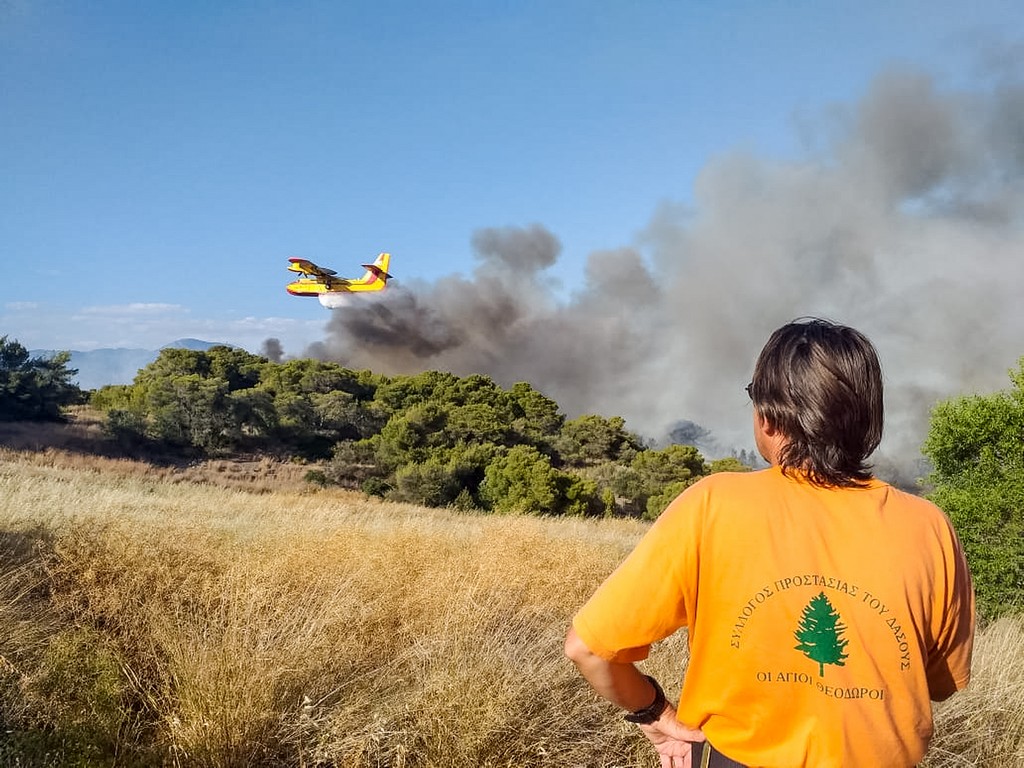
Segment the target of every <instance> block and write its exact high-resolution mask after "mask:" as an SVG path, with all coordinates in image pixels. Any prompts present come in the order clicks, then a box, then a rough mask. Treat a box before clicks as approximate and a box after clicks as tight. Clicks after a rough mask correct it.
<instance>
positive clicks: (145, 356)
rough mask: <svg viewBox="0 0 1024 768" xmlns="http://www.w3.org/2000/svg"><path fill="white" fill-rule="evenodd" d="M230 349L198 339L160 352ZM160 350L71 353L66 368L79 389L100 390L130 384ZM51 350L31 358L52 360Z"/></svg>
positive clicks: (181, 341) (34, 351) (176, 343)
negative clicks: (75, 373)
mask: <svg viewBox="0 0 1024 768" xmlns="http://www.w3.org/2000/svg"><path fill="white" fill-rule="evenodd" d="M221 345H223V346H233V345H231V344H223V342H216V341H202V340H200V339H178V340H177V341H172V342H171V343H170V344H164V345H163V346H162V347H160V349H192V350H195V351H197V352H205V351H206V350H207V349H209V348H210V347H216V346H221ZM160 349H126V348H124V347H116V348H105V349H90V350H87V351H85V352H80V351H76V350H71V361H70V362H69V363H68V368H74V369H77V370H78V374H77V375H76V376H74V377H72V379H71V380H72V381H74V382H75V383H76V384H78V386H80V387H81V388H82V389H99V388H100V387H104V386H106V385H108V384H131V383H132V381H134V380H135V374H137V373H138V372H139V369H140V368H145V367H146V366H147V365H149V364H150V363H152V362H153V361H154V360H156V359H157V357H158V356H159V355H160ZM56 353H57V350H54V349H31V350H29V354H30V355H31V356H32V357H51V356H52V355H54V354H56Z"/></svg>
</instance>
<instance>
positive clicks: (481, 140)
mask: <svg viewBox="0 0 1024 768" xmlns="http://www.w3.org/2000/svg"><path fill="white" fill-rule="evenodd" d="M1022 7H1024V4H1020V3H1018V2H996V1H994V0H983V1H982V2H974V3H970V4H967V3H961V2H934V1H932V2H918V1H917V0H912V1H909V2H863V1H862V2H834V1H830V0H824V1H821V0H819V1H816V2H786V3H784V2H766V1H764V0H759V1H758V2H731V1H729V0H722V1H720V2H710V1H705V2H681V1H677V2H652V1H651V0H640V1H638V2H607V1H602V0H590V1H589V2H580V1H577V0H568V1H565V2H561V1H559V0H554V1H552V0H544V1H543V2H534V1H530V0H527V1H525V2H468V1H460V0H457V1H455V2H445V3H435V2H394V1H385V2H260V1H256V2H244V3H243V2H206V1H204V2H190V1H188V0H181V1H179V2H173V3H172V2H145V1H143V2H139V1H137V0H133V1H132V2H120V1H118V0H106V1H104V2H97V3H84V2H70V1H59V0H0V335H2V334H7V335H8V336H10V337H13V338H16V339H18V340H19V341H21V342H22V343H23V344H25V345H26V346H27V347H29V348H62V349H81V350H85V349H93V348H98V347H117V346H124V347H146V348H154V347H157V346H159V345H161V344H164V343H166V342H169V341H171V340H174V339H177V338H180V337H185V336H193V337H198V338H203V339H207V340H216V341H226V342H229V343H234V344H238V345H241V346H244V347H246V348H248V349H250V350H251V351H258V350H259V346H260V343H261V341H262V340H263V339H265V338H267V337H276V338H278V339H280V340H281V341H282V342H283V344H284V347H285V349H286V350H287V351H290V352H293V353H295V352H298V351H299V350H300V349H301V348H302V347H303V346H304V345H306V344H308V343H310V342H314V341H317V340H319V339H321V338H322V337H323V336H324V326H325V324H326V323H327V321H328V319H329V315H330V311H329V310H326V309H324V308H323V307H321V306H320V305H319V303H318V302H316V301H315V300H314V299H300V298H295V297H291V296H289V295H288V294H286V293H285V291H284V284H285V283H286V282H287V280H288V273H287V272H286V270H285V267H286V265H287V261H286V260H287V258H288V257H289V256H293V255H297V256H303V257H305V258H309V259H311V260H313V261H316V262H318V263H320V264H323V265H327V266H331V267H334V268H335V269H337V270H339V272H341V274H343V275H347V274H350V273H352V274H358V273H359V271H360V270H359V268H358V265H359V264H360V263H361V262H363V261H366V260H369V259H371V258H372V257H373V256H374V255H375V254H376V253H377V252H378V251H382V250H388V251H390V252H391V253H392V254H393V262H392V271H393V273H394V274H395V275H396V276H397V279H398V280H399V281H401V282H403V283H404V284H407V285H417V284H424V285H435V284H438V283H439V282H441V281H444V280H446V279H449V278H450V277H452V276H465V275H469V274H471V273H472V271H473V270H474V268H475V264H476V260H475V256H474V251H473V246H472V238H473V234H474V232H476V231H477V230H479V229H481V228H488V227H526V226H530V225H533V224H540V225H542V226H543V227H544V228H545V229H547V230H548V231H549V232H551V233H552V234H553V235H554V236H555V237H557V238H558V241H559V242H560V244H561V251H560V255H559V258H558V262H557V264H556V265H555V267H554V268H553V269H552V270H550V275H551V278H552V279H555V280H557V281H559V284H560V285H561V286H562V288H561V291H562V292H563V295H569V294H571V292H572V290H573V289H574V287H575V286H577V285H578V284H579V283H580V281H581V280H582V279H583V278H582V275H583V271H584V265H585V261H586V259H587V257H588V255H589V254H591V253H592V252H594V251H597V250H602V249H615V248H621V247H628V246H633V247H636V248H638V249H640V252H641V253H642V249H643V244H642V242H640V240H639V239H638V233H640V232H641V231H642V230H643V229H644V228H645V227H646V226H647V225H648V224H649V222H650V220H651V219H652V217H653V216H654V214H655V212H656V211H657V210H658V208H659V206H661V205H663V204H664V203H666V202H669V203H681V204H686V203H688V202H689V201H691V199H692V195H693V185H694V181H695V179H696V178H697V177H698V175H699V174H700V173H701V170H702V168H704V167H705V166H706V165H707V164H708V163H709V162H710V161H711V160H712V159H713V158H714V157H716V156H719V155H721V154H722V153H726V152H731V151H735V150H736V149H737V148H742V149H746V150H749V151H751V152H756V153H758V154H759V155H762V156H769V157H770V156H775V157H791V156H799V155H801V154H802V153H806V152H808V151H811V150H812V149H813V147H811V148H808V146H806V145H805V144H806V139H807V136H808V132H807V130H806V127H807V125H812V126H813V125H820V124H822V123H823V122H827V116H828V114H829V110H830V109H831V108H833V107H834V106H835V105H843V104H850V103H851V102H854V101H855V100H857V99H858V98H860V96H861V95H862V94H863V92H864V91H865V89H866V88H867V87H868V84H869V83H870V82H871V80H872V78H874V77H875V76H877V74H878V73H879V72H880V71H882V70H883V69H885V68H887V67H890V66H892V65H893V64H895V63H902V64H906V65H910V66H913V67H916V68H919V69H921V70H923V71H926V72H929V73H931V74H932V75H933V76H935V77H936V78H938V79H939V80H940V81H941V82H945V83H950V84H956V83H969V82H970V80H971V78H972V77H973V76H974V74H975V68H976V67H977V66H978V64H979V61H980V60H981V59H983V54H984V51H985V50H986V47H987V46H988V45H989V44H990V42H991V41H993V40H998V41H1001V42H1002V43H1004V44H1005V43H1012V42H1014V41H1013V40H1012V39H1011V40H1007V39H1006V35H1007V31H1008V30H1022V29H1024V10H1022ZM811 133H813V131H812V132H811Z"/></svg>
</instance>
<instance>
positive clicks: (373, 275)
mask: <svg viewBox="0 0 1024 768" xmlns="http://www.w3.org/2000/svg"><path fill="white" fill-rule="evenodd" d="M390 263H391V254H390V253H382V254H380V255H379V256H378V257H377V258H376V259H374V260H373V263H372V264H363V265H362V266H363V269H365V270H366V274H364V275H363V276H362V278H361V279H360V280H359V282H360V283H362V284H364V285H372V286H374V287H375V288H376V286H377V283H378V282H379V283H380V289H383V288H384V286H385V285H386V284H387V282H388V280H390V279H391V278H392V277H393V275H391V274H389V273H388V265H389V264H390ZM378 290H379V289H378Z"/></svg>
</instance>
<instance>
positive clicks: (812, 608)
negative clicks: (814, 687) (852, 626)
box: [794, 592, 848, 677]
mask: <svg viewBox="0 0 1024 768" xmlns="http://www.w3.org/2000/svg"><path fill="white" fill-rule="evenodd" d="M845 629H846V626H845V625H843V624H841V623H840V622H839V614H838V613H837V612H836V609H835V608H833V607H832V603H830V602H829V601H828V598H827V597H825V593H824V592H821V593H819V594H818V595H817V596H815V597H812V598H811V602H809V603H808V604H807V605H806V606H805V607H804V613H803V616H801V617H800V628H799V629H797V631H796V632H795V633H794V636H795V637H796V639H797V643H798V645H797V646H796V650H798V651H802V652H803V654H804V655H805V656H806V657H807V658H809V659H812V660H813V661H816V662H818V674H819V675H820V676H821V677H824V676H825V665H826V664H835V665H836V666H839V667H843V666H846V665H845V664H844V663H843V660H844V659H845V658H846V652H845V651H844V650H843V649H844V648H846V643H847V642H848V641H847V640H843V639H842V634H843V631H844V630H845Z"/></svg>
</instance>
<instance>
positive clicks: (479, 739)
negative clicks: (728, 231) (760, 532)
mask: <svg viewBox="0 0 1024 768" xmlns="http://www.w3.org/2000/svg"><path fill="white" fill-rule="evenodd" d="M643 530H644V527H643V526H642V525H641V524H638V523H633V522H630V521H582V520H546V519H537V518H523V517H485V516H460V515H456V514H453V513H448V512H445V511H439V510H427V509H423V508H418V507H412V506H403V505H396V504H385V503H378V502H375V501H370V500H366V499H365V498H363V497H362V496H360V495H357V494H348V493H344V492H338V491H331V490H319V491H310V490H306V491H303V492H293V491H278V492H274V493H260V494H253V493H249V492H244V491H241V490H238V489H232V488H226V487H218V486H213V485H209V484H206V485H191V484H187V483H180V482H174V481H173V478H168V477H163V476H159V475H154V476H147V475H144V474H141V473H135V472H106V471H96V469H95V467H93V468H82V467H76V466H68V465H61V464H60V463H52V462H46V461H40V460H39V459H38V455H36V456H31V455H27V454H21V453H16V452H7V453H6V454H5V455H3V456H0V657H2V658H0V707H2V708H0V715H3V716H4V719H5V721H6V722H8V723H9V725H8V727H9V728H10V727H11V724H13V725H14V726H15V728H14V729H12V732H13V731H14V730H17V729H20V732H22V733H23V734H24V733H28V734H32V733H37V734H48V738H49V741H47V742H46V750H48V751H47V752H46V754H47V755H51V756H52V755H54V754H56V755H58V757H59V760H57V761H56V762H49V763H48V762H46V760H47V759H50V758H47V757H43V758H40V759H39V760H37V762H36V763H29V762H22V763H21V764H24V765H27V764H38V765H44V764H45V765H51V764H52V765H59V764H62V763H61V762H60V760H63V761H64V762H63V764H80V765H115V764H116V765H154V766H155V765H173V766H179V765H180V766H217V767H223V768H228V767H233V766H264V765H265V766H296V767H301V768H312V767H313V766H317V767H320V768H323V767H326V766H344V767H346V768H348V767H351V768H364V767H365V768H369V767H370V766H373V767H374V768H380V767H383V766H387V767H388V768H414V767H420V766H422V767H430V768H469V766H474V767H477V766H490V767H492V768H499V767H508V768H512V767H513V766H516V767H520V768H527V767H529V766H586V767H587V768H591V767H592V768H602V767H603V768H612V767H613V766H622V767H625V766H642V767H644V766H654V765H655V764H656V763H655V761H653V759H652V756H651V755H650V754H649V751H648V749H647V748H646V747H645V744H644V743H643V741H642V740H641V739H639V738H638V737H637V733H636V732H635V729H633V728H632V727H630V726H628V725H627V724H625V723H624V722H623V721H622V720H621V718H620V717H619V716H618V714H617V713H616V712H615V711H613V709H612V708H611V707H610V706H608V705H606V704H604V703H602V702H600V701H598V700H597V699H596V698H595V696H594V695H593V694H592V693H590V691H589V689H587V688H586V686H585V685H584V684H583V683H582V682H581V681H580V679H579V678H578V676H577V675H576V673H575V670H574V669H572V667H571V665H570V664H569V663H568V662H567V661H566V660H565V659H564V658H563V656H562V651H561V648H562V638H563V636H564V631H565V627H566V626H567V624H568V622H569V620H570V617H571V615H572V613H573V612H574V611H575V610H576V608H577V607H578V606H579V605H580V604H581V603H582V602H583V601H584V600H585V599H586V598H587V597H588V596H589V595H590V593H591V592H592V591H593V589H594V588H595V587H596V586H597V585H598V583H600V581H601V580H602V579H603V577H604V576H605V575H606V574H607V573H608V572H610V570H611V569H612V568H613V567H614V566H615V564H616V563H617V562H618V561H619V560H620V559H621V558H622V556H623V555H624V554H625V553H626V552H627V551H628V550H629V549H630V548H631V547H632V546H633V544H634V543H635V542H636V541H637V539H638V538H639V536H640V535H641V534H642V532H643ZM1021 634H1022V622H1021V621H1020V620H1016V621H1010V620H1007V621H1004V622H1002V623H1000V624H997V625H995V626H993V627H992V628H990V629H988V630H987V631H986V632H985V633H983V635H982V637H981V638H980V641H979V651H978V665H977V671H976V681H975V683H974V685H973V686H972V690H971V691H969V692H968V693H966V694H962V695H960V696H957V697H954V698H953V699H952V700H951V701H950V702H949V703H948V704H947V705H946V706H945V707H943V708H942V709H941V710H940V711H939V717H938V723H937V733H938V738H937V739H936V746H935V749H933V751H932V753H931V754H930V755H929V758H928V761H927V765H928V766H930V768H935V767H936V766H943V767H945V766H964V765H977V766H1010V765H1020V764H1021V757H1022V752H1021V744H1022V742H1021V734H1022V733H1024V723H1022V722H1021V714H1020V713H1021V712H1022V710H1024V685H1022V683H1024V681H1022V680H1021V675H1022V674H1024V673H1022V672H1021V670H1022V669H1024V640H1022V637H1021ZM44 641H45V642H44ZM55 649H56V650H55ZM684 663H685V645H684V643H683V640H682V638H678V637H677V638H674V639H672V640H670V641H668V642H666V643H664V644H662V646H661V647H659V648H658V649H657V650H656V652H655V653H654V655H653V656H652V659H651V661H650V662H649V665H648V668H649V669H650V670H652V671H653V673H654V674H656V675H657V676H658V677H659V678H660V679H662V680H664V681H665V682H666V683H667V685H666V687H667V688H668V687H670V686H671V687H672V688H677V687H678V683H679V681H680V679H681V675H682V671H683V664H684ZM58 737H59V738H58ZM26 738H27V737H26ZM21 743H24V744H30V743H31V739H28V740H23V741H22V742H21ZM55 744H56V745H57V746H54V745H55ZM24 749H25V750H27V749H28V748H27V747H26V748H24ZM55 750H56V751H55ZM90 750H91V751H90ZM5 754H6V756H7V757H8V758H9V757H10V755H11V754H12V752H10V751H9V752H7V753H5V752H4V751H3V749H2V747H0V762H2V760H3V758H4V756H5ZM26 754H27V752H26ZM81 755H85V756H86V757H87V758H88V760H87V761H85V762H82V761H81V760H79V762H76V763H72V761H71V758H72V757H75V756H81ZM114 755H117V760H116V761H115V760H114V757H113V756H114ZM54 759H55V760H56V758H54ZM83 759H84V758H83Z"/></svg>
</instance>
